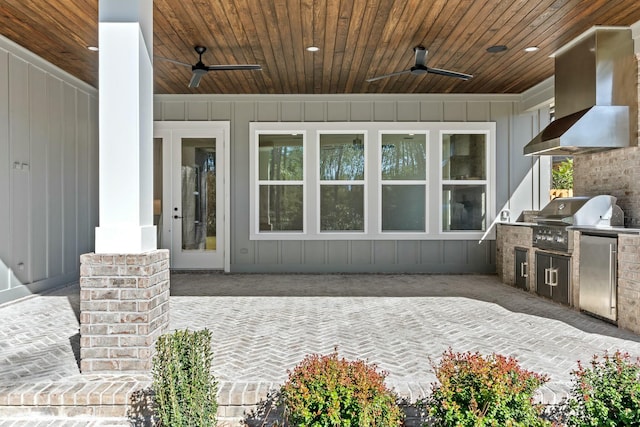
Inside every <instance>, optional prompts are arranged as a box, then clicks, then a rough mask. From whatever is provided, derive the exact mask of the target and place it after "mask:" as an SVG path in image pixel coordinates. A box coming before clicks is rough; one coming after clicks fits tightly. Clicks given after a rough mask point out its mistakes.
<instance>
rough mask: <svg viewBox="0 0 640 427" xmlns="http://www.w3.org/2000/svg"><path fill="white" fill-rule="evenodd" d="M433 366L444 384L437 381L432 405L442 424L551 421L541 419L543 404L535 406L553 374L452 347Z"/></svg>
mask: <svg viewBox="0 0 640 427" xmlns="http://www.w3.org/2000/svg"><path fill="white" fill-rule="evenodd" d="M432 367H433V369H434V371H435V374H436V377H437V379H438V381H439V384H437V383H434V384H433V393H432V395H431V396H430V397H429V398H427V400H426V404H427V409H428V413H429V415H430V416H431V417H432V421H433V423H434V425H436V426H443V427H449V426H452V427H453V426H455V427H467V426H500V427H504V426H511V427H516V426H518V427H533V426H549V425H551V424H550V423H549V422H548V421H545V420H543V419H542V418H541V417H540V416H541V413H542V405H535V404H533V394H534V393H535V391H536V389H538V388H539V387H540V386H541V385H543V384H544V383H545V382H547V381H548V379H547V377H546V376H543V375H539V374H536V373H534V372H530V371H526V370H524V369H522V368H521V367H520V366H519V365H518V362H517V361H516V360H515V359H513V358H510V357H505V356H501V355H499V354H492V355H491V356H488V357H486V358H485V357H483V356H481V355H480V354H479V353H469V352H468V353H453V352H452V351H451V349H449V350H447V351H445V352H444V353H443V355H442V359H441V361H440V363H439V364H437V365H436V364H434V363H433V362H432Z"/></svg>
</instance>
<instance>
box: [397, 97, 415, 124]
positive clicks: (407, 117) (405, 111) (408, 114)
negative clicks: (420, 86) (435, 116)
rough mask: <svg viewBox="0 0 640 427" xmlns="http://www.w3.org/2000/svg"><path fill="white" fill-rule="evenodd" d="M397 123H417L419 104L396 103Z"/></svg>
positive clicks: (410, 102) (413, 102)
mask: <svg viewBox="0 0 640 427" xmlns="http://www.w3.org/2000/svg"><path fill="white" fill-rule="evenodd" d="M397 108H398V121H403V122H417V121H418V120H420V102H418V101H398V106H397Z"/></svg>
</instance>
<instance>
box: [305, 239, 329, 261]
mask: <svg viewBox="0 0 640 427" xmlns="http://www.w3.org/2000/svg"><path fill="white" fill-rule="evenodd" d="M326 250H327V242H326V241H325V240H312V241H309V242H304V263H305V264H308V265H315V264H326V263H327V255H326Z"/></svg>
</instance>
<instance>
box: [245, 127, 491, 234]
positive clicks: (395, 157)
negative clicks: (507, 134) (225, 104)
mask: <svg viewBox="0 0 640 427" xmlns="http://www.w3.org/2000/svg"><path fill="white" fill-rule="evenodd" d="M250 135H251V136H250V137H251V151H250V157H251V160H250V161H251V169H250V171H251V172H250V183H251V184H250V185H251V195H252V197H251V198H250V201H249V203H250V206H249V207H250V215H251V223H250V238H251V239H268V240H290V239H306V240H314V239H315V240H332V239H337V240H358V239H379V240H380V239H386V240H412V239H413V240H415V239H441V240H444V239H476V238H479V237H481V236H482V234H483V231H484V230H486V228H487V226H488V224H489V223H490V222H491V220H492V219H493V216H494V215H495V214H494V211H495V194H494V193H495V165H494V157H495V123H490V122H473V123H471V122H465V123H441V122H433V123H431V122H430V123H423V122H416V123H400V122H398V123H389V122H367V123H363V122H358V123H346V122H343V123H335V122H322V123H317V122H307V123H278V122H271V123H251V125H250Z"/></svg>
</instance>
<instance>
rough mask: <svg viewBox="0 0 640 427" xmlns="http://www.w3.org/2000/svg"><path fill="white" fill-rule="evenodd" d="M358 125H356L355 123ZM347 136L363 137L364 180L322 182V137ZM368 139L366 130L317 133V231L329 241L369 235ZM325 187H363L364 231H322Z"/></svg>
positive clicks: (321, 131)
mask: <svg viewBox="0 0 640 427" xmlns="http://www.w3.org/2000/svg"><path fill="white" fill-rule="evenodd" d="M354 124H356V123H354ZM345 134H354V135H360V134H361V135H362V138H363V142H362V143H363V144H364V178H363V179H362V180H353V181H349V180H338V181H331V180H322V179H320V176H319V175H320V137H321V136H322V135H345ZM368 139H369V135H368V132H367V131H366V130H356V129H353V130H351V129H349V130H344V131H343V130H334V129H331V130H324V129H323V130H318V131H317V132H316V139H315V142H316V143H315V150H316V161H315V162H314V163H313V166H312V167H313V168H314V169H316V172H317V173H318V179H317V195H316V197H317V199H316V206H317V212H318V218H317V224H316V227H317V228H316V230H317V232H318V233H319V234H321V235H322V236H325V237H326V238H327V239H332V240H333V239H335V238H336V237H338V236H339V237H340V238H345V237H349V238H350V239H358V238H360V236H362V235H363V234H366V233H367V230H368V227H367V226H368V222H369V221H368V219H369V212H368V209H367V207H368V204H367V201H368V197H367V187H368V186H367V176H368V167H367V165H368V163H369V162H368V153H369V151H370V150H369V149H368V147H367V145H368ZM323 185H361V186H362V188H363V196H364V197H363V201H362V203H363V207H362V208H363V216H364V218H363V222H364V225H363V229H362V231H357V230H344V231H338V230H328V231H322V224H321V216H320V207H321V194H322V186H323Z"/></svg>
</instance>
